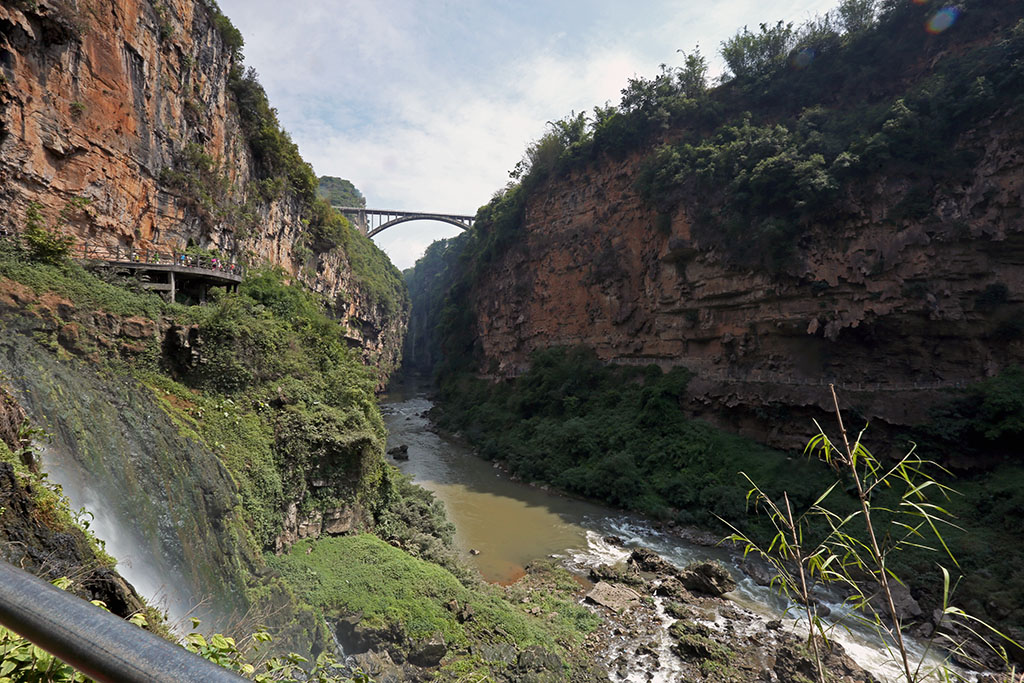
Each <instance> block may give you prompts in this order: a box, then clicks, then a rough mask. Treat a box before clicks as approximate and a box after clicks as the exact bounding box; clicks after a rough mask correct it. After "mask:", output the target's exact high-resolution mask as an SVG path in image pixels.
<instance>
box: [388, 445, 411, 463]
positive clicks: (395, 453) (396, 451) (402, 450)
mask: <svg viewBox="0 0 1024 683" xmlns="http://www.w3.org/2000/svg"><path fill="white" fill-rule="evenodd" d="M388 455H390V456H391V457H392V458H394V459H395V460H408V459H409V446H408V445H407V444H402V445H401V446H395V447H394V448H389V449H388Z"/></svg>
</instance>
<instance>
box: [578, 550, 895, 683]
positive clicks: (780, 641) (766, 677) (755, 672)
mask: <svg viewBox="0 0 1024 683" xmlns="http://www.w3.org/2000/svg"><path fill="white" fill-rule="evenodd" d="M590 578H591V580H593V581H595V582H596V583H595V585H594V587H593V589H591V590H590V591H589V592H588V593H587V596H586V599H587V601H588V602H589V603H591V604H593V605H595V607H594V609H595V610H597V611H598V613H599V614H601V615H602V617H603V624H602V628H601V629H599V630H598V631H596V632H595V633H593V634H591V636H590V637H591V639H592V642H593V645H594V646H595V647H596V648H598V649H599V651H600V652H601V654H600V655H599V657H598V659H599V661H600V662H601V664H602V665H604V666H605V667H606V669H607V671H608V674H609V678H610V679H612V680H615V681H675V680H686V681H793V680H801V679H808V680H812V679H814V677H815V673H814V660H813V656H812V654H811V652H810V650H809V649H808V647H807V643H806V640H804V639H801V638H798V637H797V636H795V635H793V634H792V633H790V632H789V631H787V630H785V629H784V628H783V626H782V622H780V621H765V620H764V619H763V618H762V617H761V616H759V615H756V614H754V613H753V612H750V611H749V610H746V609H744V608H742V607H740V606H738V605H736V604H735V603H733V602H731V601H729V600H727V599H725V598H724V597H722V596H723V595H724V594H725V593H728V592H730V591H732V590H733V589H735V588H736V583H735V582H734V581H733V579H732V577H731V575H730V574H729V572H728V571H727V570H726V569H725V568H724V567H723V566H722V565H720V564H718V563H716V562H696V563H693V564H691V565H689V566H687V567H685V568H683V569H680V568H678V567H676V566H674V565H672V564H670V563H669V562H666V561H665V560H664V559H662V558H661V557H659V556H658V555H657V554H656V553H654V552H653V551H650V550H648V549H646V548H635V549H633V551H632V552H631V554H630V555H629V558H628V559H627V560H626V561H624V562H621V563H618V564H616V565H599V566H597V567H595V568H593V569H592V570H591V572H590ZM820 645H821V647H822V651H823V652H824V653H825V665H826V668H827V669H828V670H829V672H831V675H832V676H833V677H834V680H836V681H844V682H849V683H853V682H855V681H856V682H858V683H859V682H868V681H872V682H873V681H876V679H875V678H874V677H873V676H872V675H871V674H870V673H868V672H867V671H865V670H864V669H862V668H861V667H860V666H858V665H857V664H856V663H855V662H854V661H853V660H852V659H851V658H850V657H848V656H847V655H846V653H845V652H844V651H843V649H842V646H840V645H839V644H838V643H831V644H830V645H829V646H825V645H824V644H820Z"/></svg>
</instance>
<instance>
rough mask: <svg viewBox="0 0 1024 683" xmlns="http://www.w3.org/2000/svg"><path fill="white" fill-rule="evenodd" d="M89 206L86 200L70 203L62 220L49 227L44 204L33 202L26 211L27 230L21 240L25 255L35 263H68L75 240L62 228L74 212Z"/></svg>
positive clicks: (62, 213) (61, 214) (61, 216)
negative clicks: (63, 231)
mask: <svg viewBox="0 0 1024 683" xmlns="http://www.w3.org/2000/svg"><path fill="white" fill-rule="evenodd" d="M87 204H88V202H87V201H85V200H76V201H71V202H68V203H67V205H66V206H65V207H64V209H63V210H62V211H61V213H60V219H59V221H58V223H57V224H56V225H54V226H53V227H48V226H47V225H46V222H45V220H44V219H43V214H42V213H41V212H42V209H43V206H42V204H38V203H36V202H32V203H31V204H29V205H28V208H27V209H26V210H25V230H24V231H23V232H22V235H21V239H22V243H23V245H24V250H25V254H26V255H27V256H28V257H29V258H30V259H31V260H33V261H36V262H39V263H48V264H51V265H56V264H60V263H63V262H64V261H67V259H68V257H69V256H70V255H71V248H72V247H73V246H74V244H75V239H74V238H73V237H70V236H68V235H64V234H61V232H60V227H61V225H62V224H63V223H64V222H65V221H66V220H67V218H68V217H69V216H70V214H71V213H72V212H73V211H76V210H81V209H82V208H84V207H85V206H86V205H87Z"/></svg>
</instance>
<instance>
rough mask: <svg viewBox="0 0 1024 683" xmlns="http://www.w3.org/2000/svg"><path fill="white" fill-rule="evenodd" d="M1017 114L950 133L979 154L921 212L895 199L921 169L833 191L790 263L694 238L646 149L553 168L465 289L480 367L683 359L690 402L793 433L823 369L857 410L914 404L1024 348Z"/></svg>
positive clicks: (499, 371)
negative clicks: (574, 356)
mask: <svg viewBox="0 0 1024 683" xmlns="http://www.w3.org/2000/svg"><path fill="white" fill-rule="evenodd" d="M1017 121H1018V120H1017V119H1016V117H1015V116H1014V114H1013V112H1000V114H999V115H998V116H996V117H993V118H992V119H991V120H988V121H986V122H985V125H984V126H980V127H978V128H977V129H975V130H971V131H969V132H968V133H966V134H965V135H963V136H962V138H961V139H960V140H958V141H957V142H956V144H957V145H959V146H961V147H963V148H965V149H969V150H971V151H973V152H975V153H976V154H977V157H976V158H977V159H978V161H977V163H976V164H975V166H974V169H973V172H972V174H971V176H970V181H969V182H967V183H965V184H956V185H942V184H939V185H936V186H934V187H933V189H932V192H933V194H932V196H931V197H930V200H931V205H932V206H933V207H935V208H934V210H933V211H931V212H929V214H928V215H927V216H926V217H924V218H915V219H903V218H898V217H897V216H898V211H897V207H898V206H899V205H900V203H901V202H903V201H904V199H905V198H906V195H907V192H908V188H909V187H910V185H911V182H912V181H913V180H915V178H912V177H906V176H903V175H899V174H894V173H893V174H879V175H876V176H875V177H873V178H872V179H871V182H869V183H862V184H858V185H856V186H851V187H850V188H848V189H847V190H846V192H845V193H844V196H843V197H842V198H841V200H840V203H841V207H837V214H839V213H841V214H843V215H846V216H849V218H843V219H840V220H836V221H834V222H827V221H823V222H820V223H819V224H816V225H814V226H813V228H812V230H811V231H810V232H809V233H808V235H807V236H806V237H805V238H804V239H803V240H802V241H801V242H800V244H799V259H798V261H799V265H797V266H795V267H792V268H790V269H788V272H784V273H781V274H772V273H769V272H766V271H759V270H755V269H751V268H739V267H736V266H734V265H730V259H729V258H728V256H727V255H726V254H724V253H722V252H721V251H719V250H716V249H714V248H710V247H709V246H708V245H707V244H702V243H701V241H700V240H698V239H696V238H695V237H694V235H693V234H692V231H691V226H692V220H691V216H692V215H693V214H694V213H695V212H697V211H699V210H700V209H701V206H700V205H701V201H702V200H701V198H699V197H689V198H687V199H686V200H685V201H684V202H683V203H682V204H681V206H680V207H679V208H678V209H676V210H675V211H674V213H672V214H671V216H670V218H671V222H670V224H669V225H668V226H667V227H666V225H665V220H664V218H660V217H659V215H658V213H657V212H656V211H655V210H654V209H653V208H652V207H651V206H649V205H648V204H647V203H645V202H643V201H642V200H641V199H640V198H639V197H638V196H637V192H636V191H635V189H634V178H635V174H636V169H637V165H638V160H639V157H638V156H634V157H632V158H629V159H626V160H624V161H612V160H605V161H602V162H601V163H598V164H595V165H592V166H590V167H588V168H587V169H585V170H584V171H577V172H574V173H572V174H570V175H569V176H568V177H564V178H561V179H559V180H557V181H555V182H551V183H549V184H547V185H546V186H545V187H543V188H542V190H540V191H538V192H536V193H534V194H533V196H532V197H531V198H530V200H529V201H528V203H527V205H526V210H525V219H524V224H523V228H522V231H521V233H519V236H518V239H517V241H516V242H515V244H514V246H513V247H512V248H511V249H509V250H508V251H507V252H506V253H504V254H503V255H502V256H501V258H500V259H499V260H498V261H497V263H496V265H495V267H493V268H488V269H486V270H485V271H484V273H483V274H482V276H481V279H480V280H479V282H478V287H477V289H476V290H475V292H474V293H473V302H474V303H473V305H474V308H475V312H476V320H477V328H476V330H475V336H476V338H477V340H478V343H479V345H480V347H481V349H482V351H483V355H484V358H485V364H484V367H483V369H484V371H485V372H489V373H491V374H496V375H499V376H500V375H510V374H516V373H517V372H518V371H519V370H520V369H521V368H522V367H524V366H525V365H526V364H527V363H528V356H529V353H530V352H531V351H532V350H534V349H537V348H544V347H548V346H552V345H563V344H564V345H575V344H583V345H586V346H589V347H592V348H594V349H595V350H596V351H597V353H598V354H599V356H600V357H601V358H603V359H606V360H609V361H613V362H618V363H657V364H659V365H661V366H662V367H671V366H685V367H686V368H688V369H690V370H692V371H693V372H694V374H695V378H694V380H693V381H692V382H691V384H690V405H689V406H688V407H689V409H690V410H692V411H693V412H695V413H697V414H700V415H704V416H706V417H708V418H709V419H713V420H715V421H718V422H720V423H724V424H727V425H729V426H731V427H734V428H740V429H741V430H743V429H749V431H750V432H751V433H753V434H755V435H757V436H759V437H761V438H763V439H767V440H768V441H770V442H774V443H778V444H782V445H787V446H790V445H795V444H797V443H799V442H800V441H801V440H802V439H804V436H805V435H803V434H792V433H788V434H787V433H779V432H781V431H783V430H785V431H786V432H789V431H790V430H792V429H793V424H794V421H792V420H790V421H787V422H786V423H785V424H779V421H778V420H773V417H776V416H777V414H778V413H777V412H776V411H774V409H776V408H785V409H786V410H787V411H788V412H789V413H790V414H792V410H793V409H794V408H796V409H801V410H802V411H805V412H806V413H807V414H809V415H813V416H816V417H817V416H820V415H821V411H822V410H826V411H827V410H828V408H829V407H830V405H831V403H830V401H831V396H830V394H829V393H828V388H827V386H826V385H827V383H828V382H831V381H834V382H836V383H837V385H838V386H839V388H840V391H841V393H842V394H843V397H844V399H845V400H846V402H847V403H848V404H849V403H853V404H854V406H855V408H856V409H857V410H858V411H859V412H860V413H861V414H862V415H863V416H864V417H867V418H870V419H872V420H874V421H876V422H877V421H881V422H883V423H888V424H889V425H908V424H914V423H917V422H920V421H921V420H923V419H924V418H925V417H927V411H928V409H929V407H930V406H932V405H934V404H935V403H936V402H937V401H940V400H944V399H945V398H946V397H948V390H949V389H951V388H954V387H956V386H960V385H964V384H967V383H969V382H972V381H976V380H978V379H980V378H983V377H985V376H989V375H992V374H994V373H996V372H998V371H999V370H1001V369H1003V368H1005V367H1007V366H1008V365H1010V364H1013V363H1020V362H1021V361H1022V359H1024V335H1022V330H1021V320H1024V222H1022V220H1021V219H1022V217H1024V212H1022V206H1021V200H1022V197H1024V154H1022V150H1024V131H1022V130H1021V128H1020V126H1019V124H1018V122H1017ZM840 208H841V211H840ZM808 425H809V421H808ZM789 439H792V440H789Z"/></svg>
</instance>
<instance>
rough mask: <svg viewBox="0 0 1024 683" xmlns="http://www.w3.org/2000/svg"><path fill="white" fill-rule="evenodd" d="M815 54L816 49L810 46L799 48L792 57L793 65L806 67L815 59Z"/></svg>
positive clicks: (798, 67)
mask: <svg viewBox="0 0 1024 683" xmlns="http://www.w3.org/2000/svg"><path fill="white" fill-rule="evenodd" d="M814 54H815V53H814V49H813V48H810V47H805V48H804V49H802V50H799V51H798V52H797V53H796V54H794V55H793V57H792V58H791V59H792V64H793V67H794V68H796V69H806V68H807V67H809V66H810V65H811V62H813V61H814Z"/></svg>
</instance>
